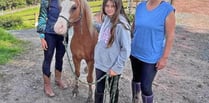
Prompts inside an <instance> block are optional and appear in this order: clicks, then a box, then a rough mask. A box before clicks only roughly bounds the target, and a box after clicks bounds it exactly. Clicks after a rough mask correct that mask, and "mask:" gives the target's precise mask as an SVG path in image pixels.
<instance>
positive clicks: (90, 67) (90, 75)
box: [87, 60, 94, 103]
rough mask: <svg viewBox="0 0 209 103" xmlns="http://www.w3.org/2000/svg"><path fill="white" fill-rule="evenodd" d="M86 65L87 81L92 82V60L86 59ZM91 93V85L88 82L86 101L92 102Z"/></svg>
mask: <svg viewBox="0 0 209 103" xmlns="http://www.w3.org/2000/svg"><path fill="white" fill-rule="evenodd" d="M87 66H88V75H87V82H88V83H92V82H93V71H94V61H93V60H89V61H87ZM92 94H93V93H92V85H91V84H89V91H88V99H87V103H92V102H93V98H92V97H93V96H92Z"/></svg>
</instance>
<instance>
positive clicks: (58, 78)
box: [55, 70, 67, 89]
mask: <svg viewBox="0 0 209 103" xmlns="http://www.w3.org/2000/svg"><path fill="white" fill-rule="evenodd" d="M61 76H62V73H61V72H60V71H58V70H55V83H56V84H57V85H58V86H59V87H60V88H61V89H66V88H67V85H66V84H64V82H63V81H62V79H61Z"/></svg>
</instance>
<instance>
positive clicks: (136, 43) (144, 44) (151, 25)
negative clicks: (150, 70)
mask: <svg viewBox="0 0 209 103" xmlns="http://www.w3.org/2000/svg"><path fill="white" fill-rule="evenodd" d="M146 3H147V2H146V1H144V2H142V3H140V4H139V5H138V6H137V8H136V13H135V30H134V37H133V39H132V44H131V55H132V56H134V57H136V58H137V59H139V60H141V61H143V62H146V63H156V62H157V61H158V60H159V59H160V57H161V56H162V53H163V51H164V44H165V43H164V42H165V21H166V17H167V16H168V15H169V14H170V13H171V12H172V11H174V8H173V7H172V6H171V5H170V4H169V3H167V2H164V1H163V2H161V4H159V5H158V6H157V7H156V8H154V9H153V10H147V7H146Z"/></svg>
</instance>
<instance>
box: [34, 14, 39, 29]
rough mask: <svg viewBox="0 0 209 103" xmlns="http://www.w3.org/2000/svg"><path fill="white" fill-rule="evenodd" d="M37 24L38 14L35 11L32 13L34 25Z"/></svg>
mask: <svg viewBox="0 0 209 103" xmlns="http://www.w3.org/2000/svg"><path fill="white" fill-rule="evenodd" d="M37 25H38V15H37V13H34V26H35V27H36V26H37Z"/></svg>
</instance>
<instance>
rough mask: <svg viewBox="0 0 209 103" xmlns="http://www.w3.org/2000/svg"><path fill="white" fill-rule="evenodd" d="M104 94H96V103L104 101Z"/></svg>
mask: <svg viewBox="0 0 209 103" xmlns="http://www.w3.org/2000/svg"><path fill="white" fill-rule="evenodd" d="M103 96H104V94H103V93H96V92H95V94H94V103H102V101H103Z"/></svg>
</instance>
